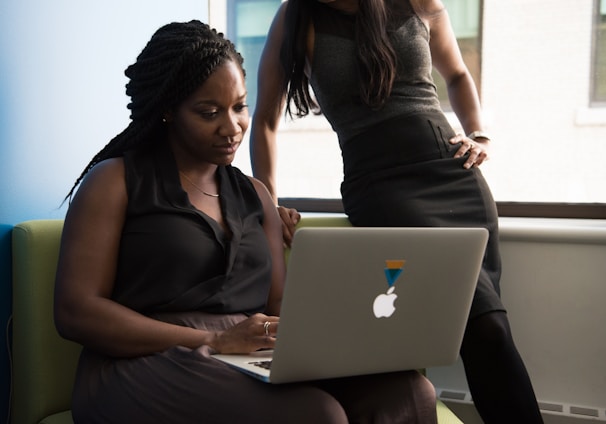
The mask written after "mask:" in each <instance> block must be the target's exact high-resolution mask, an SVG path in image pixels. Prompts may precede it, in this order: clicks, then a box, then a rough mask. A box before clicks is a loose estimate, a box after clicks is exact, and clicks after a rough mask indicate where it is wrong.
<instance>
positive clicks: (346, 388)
mask: <svg viewBox="0 0 606 424" xmlns="http://www.w3.org/2000/svg"><path fill="white" fill-rule="evenodd" d="M209 354H210V351H209V349H208V348H207V347H204V346H203V347H200V348H198V349H196V350H191V349H187V348H182V347H175V348H171V349H169V350H167V351H165V352H162V353H159V354H155V355H150V356H147V357H142V358H133V359H111V358H105V357H100V356H98V355H95V354H92V353H89V352H86V353H84V354H83V357H82V358H81V362H80V364H79V370H78V378H77V381H76V386H75V388H74V396H73V405H72V410H73V415H74V418H75V422H76V423H101V422H103V423H112V422H114V423H123V422H146V423H150V424H151V423H174V422H179V423H184V424H186V423H189V422H191V423H197V422H200V421H201V418H203V421H204V422H205V423H213V422H216V423H225V422H247V423H256V422H259V423H274V422H275V423H284V422H289V423H299V422H300V423H308V422H314V423H324V422H325V423H335V424H336V423H347V422H348V419H347V415H350V417H353V416H356V417H359V418H360V419H359V420H358V421H359V422H365V421H364V417H370V416H372V415H373V413H374V411H376V410H381V411H383V412H382V413H384V414H385V416H384V417H383V418H384V420H378V421H375V422H377V423H378V422H385V423H388V422H389V423H391V422H393V423H397V422H426V421H415V420H407V421H403V420H400V418H403V417H404V418H407V419H408V417H414V416H415V414H417V412H412V410H417V409H420V411H419V412H418V413H420V414H421V415H422V417H423V420H425V419H426V415H427V413H428V412H427V411H428V410H430V412H429V413H431V411H433V413H435V406H432V403H431V399H428V398H427V396H425V397H424V396H423V393H425V394H426V393H427V384H430V383H428V382H427V381H426V380H425V378H424V377H422V376H420V375H418V373H416V372H407V373H394V374H393V375H385V376H368V377H363V378H362V377H361V378H356V377H354V378H350V379H337V380H330V381H327V382H323V383H318V384H316V383H301V384H288V385H271V384H267V383H263V382H259V381H257V380H255V379H253V378H251V377H249V376H246V375H244V374H242V373H240V372H238V371H235V370H233V369H232V368H230V367H228V366H227V365H225V364H223V363H221V362H219V361H217V360H215V359H213V358H211V357H209ZM323 384H326V385H327V387H323ZM331 390H332V392H331ZM434 400H435V397H434ZM341 402H343V403H341ZM346 409H347V411H346ZM356 419H357V418H356Z"/></svg>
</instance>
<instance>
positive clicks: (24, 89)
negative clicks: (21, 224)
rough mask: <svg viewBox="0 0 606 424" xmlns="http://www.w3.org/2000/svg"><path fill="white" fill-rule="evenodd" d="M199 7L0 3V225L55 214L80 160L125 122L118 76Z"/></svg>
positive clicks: (143, 2) (147, 0) (201, 13)
mask: <svg viewBox="0 0 606 424" xmlns="http://www.w3.org/2000/svg"><path fill="white" fill-rule="evenodd" d="M207 18H208V6H207V1H204V0H179V1H177V2H165V1H159V0H131V1H126V2H124V1H119V0H106V1H102V2H88V1H87V2H79V1H73V0H72V1H70V0H57V1H52V2H49V1H40V0H20V1H3V2H2V3H1V4H0V75H1V77H0V93H1V96H0V112H1V113H0V116H1V117H0V120H1V121H0V124H1V125H0V222H1V223H8V224H14V223H16V222H18V221H21V220H25V219H30V218H44V217H60V216H63V213H64V208H63V209H61V210H58V209H57V208H58V207H59V205H60V204H61V201H62V199H63V197H64V196H65V194H67V191H68V190H69V189H70V188H71V185H72V183H73V182H74V181H75V179H76V178H77V176H78V175H79V174H80V172H81V170H82V169H83V168H84V166H85V165H86V164H87V163H88V160H90V158H91V157H92V156H93V154H95V153H96V152H97V151H98V150H100V149H101V148H102V147H103V146H104V145H105V144H106V143H107V142H108V141H109V140H110V139H111V138H112V137H113V136H114V135H116V134H117V133H119V132H120V131H121V130H122V129H124V127H125V126H126V125H127V123H128V117H129V113H128V110H127V109H126V104H127V103H128V99H127V97H126V95H125V94H124V91H125V87H124V86H125V84H126V82H127V79H126V77H125V76H124V69H126V67H127V66H128V65H130V64H131V63H133V62H134V60H135V59H136V56H137V55H138V54H139V52H140V51H141V49H142V48H143V47H144V45H145V43H146V42H147V40H148V39H149V38H150V37H151V35H152V33H153V32H154V31H155V30H156V29H157V28H159V27H160V26H161V25H164V24H166V23H169V22H171V21H175V20H176V21H181V20H190V19H200V20H203V21H206V20H207Z"/></svg>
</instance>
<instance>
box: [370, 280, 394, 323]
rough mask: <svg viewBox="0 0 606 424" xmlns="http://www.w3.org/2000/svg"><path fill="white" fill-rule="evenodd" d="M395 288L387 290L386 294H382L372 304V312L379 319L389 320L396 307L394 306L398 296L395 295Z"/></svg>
mask: <svg viewBox="0 0 606 424" xmlns="http://www.w3.org/2000/svg"><path fill="white" fill-rule="evenodd" d="M395 289H396V288H395V286H391V287H390V288H389V290H387V293H386V294H383V293H381V294H380V295H378V296H377V297H376V298H375V301H374V302H373V304H372V311H373V312H374V314H375V317H377V318H389V317H390V316H391V315H392V314H393V313H394V311H395V310H396V307H395V306H394V302H395V301H396V299H397V297H398V295H397V294H395V293H394V290H395Z"/></svg>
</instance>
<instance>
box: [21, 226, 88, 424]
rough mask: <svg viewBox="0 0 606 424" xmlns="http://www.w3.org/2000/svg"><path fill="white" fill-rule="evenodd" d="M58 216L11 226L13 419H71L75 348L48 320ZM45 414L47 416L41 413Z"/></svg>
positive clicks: (58, 423) (32, 422) (57, 422)
mask: <svg viewBox="0 0 606 424" xmlns="http://www.w3.org/2000/svg"><path fill="white" fill-rule="evenodd" d="M62 229H63V221H62V220H40V221H27V222H24V223H21V224H18V225H16V226H15V228H13V236H12V238H13V402H12V423H13V424H37V423H40V422H42V420H43V419H44V420H45V421H44V422H45V423H49V424H50V423H53V424H62V423H71V422H72V420H71V414H69V413H68V414H67V415H63V416H59V417H53V418H52V419H51V418H50V417H49V415H53V414H57V413H61V412H64V411H68V410H69V409H70V402H71V390H72V385H73V379H74V375H75V371H76V363H77V359H78V355H79V353H80V347H79V346H78V345H77V344H75V343H72V342H69V341H67V340H65V339H62V338H61V337H60V336H59V335H58V334H57V331H56V330H55V325H54V322H53V288H54V285H55V270H56V267H57V258H58V254H59V241H60V238H61V230H62ZM46 417H48V418H46Z"/></svg>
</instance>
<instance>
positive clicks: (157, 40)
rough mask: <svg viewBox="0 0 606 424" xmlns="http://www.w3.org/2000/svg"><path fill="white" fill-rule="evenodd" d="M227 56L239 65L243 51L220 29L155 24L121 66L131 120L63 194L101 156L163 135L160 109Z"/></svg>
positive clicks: (166, 107)
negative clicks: (133, 58)
mask: <svg viewBox="0 0 606 424" xmlns="http://www.w3.org/2000/svg"><path fill="white" fill-rule="evenodd" d="M227 60H233V61H234V62H236V63H238V64H239V65H240V67H241V68H242V72H244V68H243V67H242V64H243V59H242V56H241V55H240V54H239V53H238V52H237V51H236V49H235V46H234V45H233V43H231V42H230V41H229V40H227V39H226V38H224V36H223V34H221V33H218V32H217V31H216V30H214V29H212V28H210V27H209V26H208V25H207V24H204V23H202V22H200V21H197V20H193V21H190V22H182V23H181V22H173V23H170V24H167V25H164V26H163V27H161V28H160V29H158V30H157V31H156V32H155V33H154V35H153V36H152V38H151V39H150V40H149V42H148V43H147V45H146V46H145V48H144V49H143V50H142V51H141V53H140V54H139V56H138V57H137V60H136V62H135V63H134V64H132V65H130V66H129V67H128V68H126V70H125V71H124V73H125V75H126V76H127V77H128V78H129V82H128V83H127V84H126V94H127V95H128V96H129V97H130V98H131V102H130V103H129V104H128V106H127V107H128V109H130V111H131V114H130V119H131V122H130V124H129V125H128V127H126V129H124V131H122V132H121V133H120V134H118V135H117V136H115V137H114V138H113V139H112V140H111V141H110V142H109V143H108V144H107V145H106V146H105V147H104V148H103V149H101V150H100V151H99V152H98V153H97V154H96V155H95V156H94V157H93V158H92V159H91V161H90V162H89V163H88V165H87V166H86V168H84V171H82V173H81V174H80V176H79V177H78V179H77V180H76V182H75V183H74V185H73V186H72V188H71V190H70V191H69V193H68V194H67V196H66V197H65V200H68V199H71V196H72V194H73V192H74V190H75V189H76V187H77V186H78V184H79V183H80V182H81V181H82V179H83V178H84V176H85V175H86V174H87V173H88V171H90V170H91V168H92V167H93V166H95V165H96V164H97V163H99V162H101V161H102V160H105V159H109V158H115V157H120V156H122V155H123V154H124V152H126V151H127V150H130V149H135V148H140V147H143V146H147V145H150V144H151V143H153V142H154V141H158V140H160V139H162V137H163V135H165V134H166V130H165V128H164V125H163V123H162V118H163V115H164V114H165V113H166V112H169V111H171V110H172V109H174V108H175V107H176V106H177V105H178V104H179V103H181V102H182V101H183V100H184V99H185V98H187V96H189V95H190V94H191V93H192V92H193V91H195V90H196V89H197V88H198V87H199V86H200V84H202V83H203V82H204V81H206V79H207V78H208V77H209V76H210V75H211V74H212V73H213V72H214V70H215V69H216V68H217V67H218V66H220V65H222V64H223V63H224V62H226V61H227Z"/></svg>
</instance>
